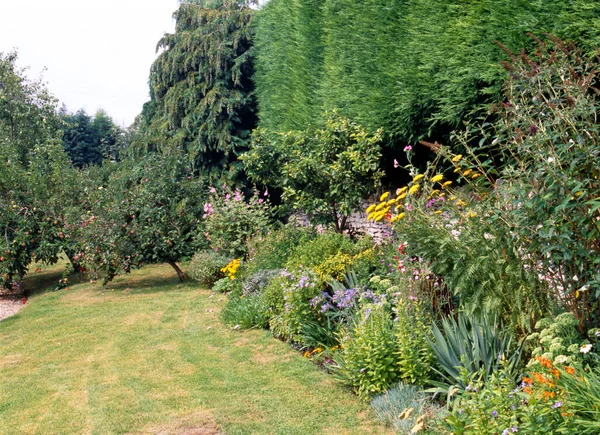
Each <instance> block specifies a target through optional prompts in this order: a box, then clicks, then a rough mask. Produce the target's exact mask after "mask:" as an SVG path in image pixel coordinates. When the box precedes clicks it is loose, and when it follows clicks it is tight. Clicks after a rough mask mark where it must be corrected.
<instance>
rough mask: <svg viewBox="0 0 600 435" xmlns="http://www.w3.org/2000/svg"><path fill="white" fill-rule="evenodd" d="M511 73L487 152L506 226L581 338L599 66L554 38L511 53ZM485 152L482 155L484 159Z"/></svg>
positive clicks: (593, 229)
mask: <svg viewBox="0 0 600 435" xmlns="http://www.w3.org/2000/svg"><path fill="white" fill-rule="evenodd" d="M509 56H510V62H508V63H507V64H506V65H505V66H506V68H507V69H508V70H509V72H510V73H511V78H510V80H509V81H508V82H507V83H506V85H505V87H504V90H505V101H504V102H503V104H501V105H500V106H499V107H498V109H497V115H498V116H499V121H498V122H497V123H494V124H493V126H492V128H491V131H489V132H488V134H489V136H488V138H489V140H490V142H491V140H492V139H493V142H492V143H491V144H490V145H489V146H491V147H493V148H494V149H497V150H498V154H499V155H500V156H501V157H502V158H503V160H504V166H503V168H502V171H501V173H500V176H501V177H502V183H501V184H500V188H499V196H500V200H504V203H505V204H506V206H505V207H504V210H502V214H503V215H504V216H505V219H506V221H507V222H508V224H509V228H510V231H511V233H512V234H514V237H515V238H516V239H517V241H518V243H519V244H520V246H521V247H522V249H525V248H526V249H527V251H528V252H529V254H530V257H529V260H530V261H529V263H530V267H535V268H536V269H537V270H538V273H539V274H540V275H541V276H543V279H544V280H545V281H547V282H548V284H549V286H550V287H551V288H554V289H556V290H557V291H556V294H555V295H556V299H557V300H558V301H559V302H561V303H563V304H568V305H570V306H571V309H572V310H573V311H574V312H575V314H576V315H577V317H578V318H579V319H580V321H581V326H582V327H581V331H582V332H584V331H585V330H586V328H585V327H583V326H584V319H585V320H586V321H587V322H588V323H587V326H590V327H591V326H596V324H597V322H598V321H600V319H598V318H597V307H598V301H600V274H599V273H598V267H597V266H598V264H600V243H599V242H598V241H599V240H600V226H599V225H598V220H599V219H600V200H599V199H598V198H599V197H600V180H599V177H600V164H599V162H600V145H599V144H598V141H597V139H596V137H597V135H598V123H597V113H598V107H599V100H598V95H597V92H598V90H597V89H596V88H595V87H594V86H595V83H596V80H597V78H598V76H597V73H596V71H597V68H598V60H597V59H587V58H586V56H585V55H584V54H583V53H582V52H581V51H579V50H577V49H575V48H574V47H573V46H570V45H569V46H568V45H566V44H565V43H563V42H562V41H560V40H558V39H555V38H552V39H551V41H549V42H543V41H538V42H537V46H536V50H535V51H533V52H532V54H531V55H529V56H527V55H521V56H516V55H513V54H511V53H509ZM486 151H487V148H484V149H483V150H481V152H482V153H483V152H486Z"/></svg>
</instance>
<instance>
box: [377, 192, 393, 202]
mask: <svg viewBox="0 0 600 435" xmlns="http://www.w3.org/2000/svg"><path fill="white" fill-rule="evenodd" d="M388 196H390V192H385V193H384V194H383V195H381V196H380V197H379V201H385V200H386V199H387V197H388Z"/></svg>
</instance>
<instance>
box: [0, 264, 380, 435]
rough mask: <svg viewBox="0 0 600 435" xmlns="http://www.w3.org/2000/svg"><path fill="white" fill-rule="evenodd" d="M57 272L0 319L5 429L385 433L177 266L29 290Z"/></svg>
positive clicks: (0, 416)
mask: <svg viewBox="0 0 600 435" xmlns="http://www.w3.org/2000/svg"><path fill="white" fill-rule="evenodd" d="M57 273H58V274H59V272H58V271H57V270H56V269H52V268H46V269H44V270H42V272H41V273H39V274H37V275H34V276H32V278H31V279H30V280H29V282H28V283H27V285H29V289H30V292H31V294H32V296H31V297H30V299H29V302H28V304H27V305H26V307H25V308H24V309H23V310H21V311H20V312H19V313H18V314H17V315H16V316H14V317H12V318H9V319H6V320H4V321H2V322H0V433H1V434H5V435H8V434H117V433H131V434H150V433H157V434H158V433H160V434H170V433H173V434H192V433H202V434H211V433H217V432H218V431H220V432H222V433H228V434H242V433H253V434H254V433H281V434H310V433H331V434H342V433H361V434H362V433H382V432H384V431H385V429H383V428H381V427H380V426H378V425H377V424H376V423H375V422H374V420H373V418H372V416H371V415H370V413H369V410H368V406H367V405H366V404H364V403H362V402H360V401H359V400H358V399H357V398H356V397H354V396H353V395H351V393H349V392H348V391H347V390H344V389H342V388H340V387H339V386H337V385H335V384H333V382H332V380H331V379H330V378H329V377H328V375H326V374H325V373H323V372H321V371H319V369H318V368H316V367H315V366H314V365H313V364H312V363H310V362H309V361H307V360H305V359H303V358H302V357H301V355H299V354H297V353H296V352H294V351H292V350H291V349H290V348H289V347H288V346H287V345H286V344H284V343H281V342H279V341H277V340H275V339H273V338H272V337H271V336H270V335H269V334H268V333H266V332H264V331H245V332H238V331H234V330H231V329H227V328H226V327H225V326H223V325H222V324H221V322H220V321H219V318H218V311H219V308H220V305H222V302H219V301H218V298H219V296H218V295H217V296H215V297H213V298H211V297H210V295H211V293H210V292H208V291H206V290H202V289H199V288H198V287H197V286H195V285H194V284H193V283H184V284H180V283H179V282H178V281H177V279H176V277H175V276H174V274H173V271H172V269H170V267H169V266H153V267H146V268H144V269H141V270H138V271H135V272H134V273H132V274H131V275H128V276H125V277H120V278H118V279H117V280H116V281H115V282H114V283H112V284H111V285H109V286H108V287H106V288H103V287H101V286H100V285H99V284H90V283H81V284H76V285H72V286H70V287H69V290H68V291H67V290H59V291H51V292H36V291H32V290H35V287H36V286H37V285H42V284H47V282H51V281H52V276H53V275H52V274H57ZM58 277H60V276H59V275H57V279H58ZM32 287H33V288H32Z"/></svg>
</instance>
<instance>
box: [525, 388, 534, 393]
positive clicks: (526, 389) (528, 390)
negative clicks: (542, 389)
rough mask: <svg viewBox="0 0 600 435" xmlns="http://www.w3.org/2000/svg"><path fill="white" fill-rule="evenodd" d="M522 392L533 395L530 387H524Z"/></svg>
mask: <svg viewBox="0 0 600 435" xmlns="http://www.w3.org/2000/svg"><path fill="white" fill-rule="evenodd" d="M523 391H524V392H525V393H527V394H531V393H533V390H532V389H531V387H525V388H523Z"/></svg>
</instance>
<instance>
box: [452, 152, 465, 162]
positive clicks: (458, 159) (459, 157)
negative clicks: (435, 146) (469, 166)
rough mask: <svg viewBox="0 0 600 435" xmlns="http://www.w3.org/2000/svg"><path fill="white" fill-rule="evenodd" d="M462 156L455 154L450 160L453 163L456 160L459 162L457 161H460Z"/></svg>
mask: <svg viewBox="0 0 600 435" xmlns="http://www.w3.org/2000/svg"><path fill="white" fill-rule="evenodd" d="M462 158H463V156H462V154H459V155H457V156H454V157H453V158H452V161H453V162H454V163H456V162H459V161H460V159H462Z"/></svg>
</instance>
